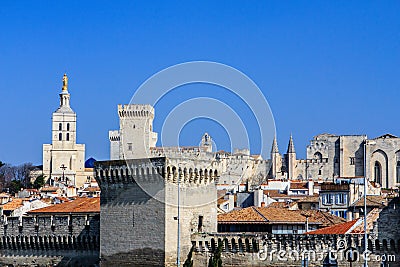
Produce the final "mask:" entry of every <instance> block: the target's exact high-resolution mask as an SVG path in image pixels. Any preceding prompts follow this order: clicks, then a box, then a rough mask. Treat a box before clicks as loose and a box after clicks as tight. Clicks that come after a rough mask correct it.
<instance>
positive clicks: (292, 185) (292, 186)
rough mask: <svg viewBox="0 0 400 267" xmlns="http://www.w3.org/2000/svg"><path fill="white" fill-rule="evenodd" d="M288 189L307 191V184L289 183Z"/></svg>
mask: <svg viewBox="0 0 400 267" xmlns="http://www.w3.org/2000/svg"><path fill="white" fill-rule="evenodd" d="M290 189H291V190H292V189H294V190H300V189H301V190H306V189H308V185H307V182H291V183H290Z"/></svg>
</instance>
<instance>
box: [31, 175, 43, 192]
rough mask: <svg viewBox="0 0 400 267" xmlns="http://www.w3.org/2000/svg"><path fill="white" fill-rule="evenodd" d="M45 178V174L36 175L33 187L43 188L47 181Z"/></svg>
mask: <svg viewBox="0 0 400 267" xmlns="http://www.w3.org/2000/svg"><path fill="white" fill-rule="evenodd" d="M45 178H46V176H44V175H43V174H41V175H39V176H38V177H36V179H35V182H34V183H33V188H35V189H39V188H41V187H42V186H43V185H44V184H45V183H46V179H45Z"/></svg>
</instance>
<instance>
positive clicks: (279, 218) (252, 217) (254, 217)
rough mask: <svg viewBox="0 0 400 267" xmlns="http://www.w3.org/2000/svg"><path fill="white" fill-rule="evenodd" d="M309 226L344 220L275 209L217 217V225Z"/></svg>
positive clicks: (310, 213)
mask: <svg viewBox="0 0 400 267" xmlns="http://www.w3.org/2000/svg"><path fill="white" fill-rule="evenodd" d="M307 217H308V222H309V223H310V224H318V225H321V226H331V225H334V224H337V223H342V222H344V221H345V220H344V219H342V218H340V217H337V216H334V215H332V214H330V213H327V212H322V211H315V210H312V211H307V212H304V211H300V210H289V209H286V208H275V207H249V208H244V209H240V210H233V211H230V212H228V213H225V214H220V215H218V223H225V224H253V223H254V224H255V223H258V224H304V223H305V222H306V218H307Z"/></svg>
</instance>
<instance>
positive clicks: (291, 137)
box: [287, 134, 296, 153]
mask: <svg viewBox="0 0 400 267" xmlns="http://www.w3.org/2000/svg"><path fill="white" fill-rule="evenodd" d="M287 153H296V150H295V149H294V143H293V135H292V134H290V140H289V145H288V150H287Z"/></svg>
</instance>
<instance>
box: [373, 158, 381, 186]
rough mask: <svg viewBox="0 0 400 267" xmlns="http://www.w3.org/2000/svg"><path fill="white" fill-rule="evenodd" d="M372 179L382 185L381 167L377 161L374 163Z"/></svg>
mask: <svg viewBox="0 0 400 267" xmlns="http://www.w3.org/2000/svg"><path fill="white" fill-rule="evenodd" d="M374 178H375V179H374V180H375V182H377V183H379V184H382V166H381V164H380V163H379V162H378V161H375V166H374Z"/></svg>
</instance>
